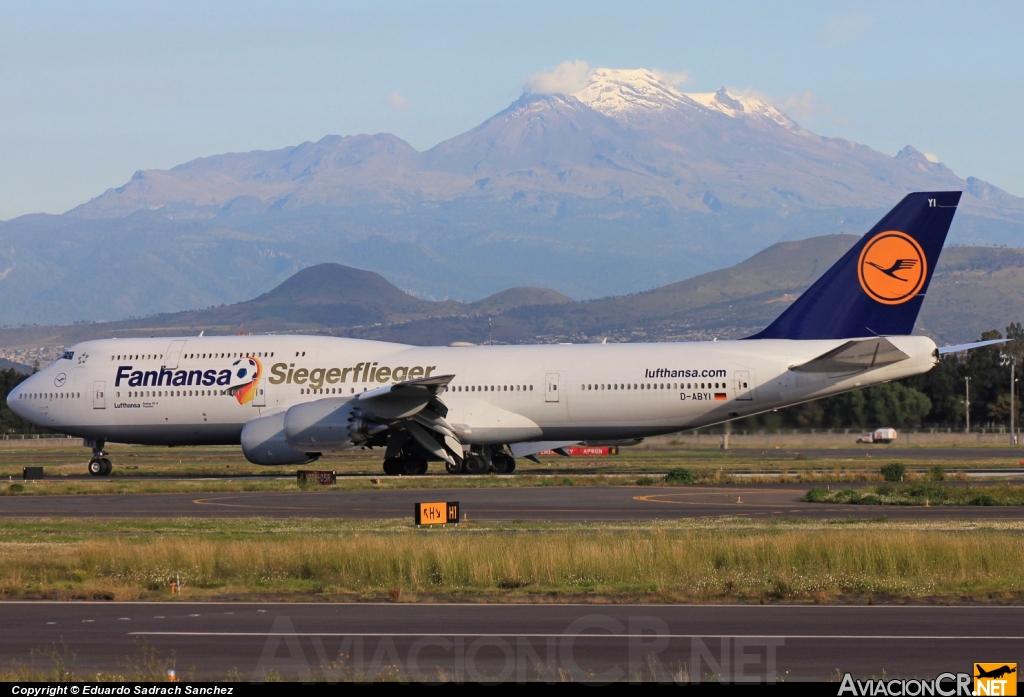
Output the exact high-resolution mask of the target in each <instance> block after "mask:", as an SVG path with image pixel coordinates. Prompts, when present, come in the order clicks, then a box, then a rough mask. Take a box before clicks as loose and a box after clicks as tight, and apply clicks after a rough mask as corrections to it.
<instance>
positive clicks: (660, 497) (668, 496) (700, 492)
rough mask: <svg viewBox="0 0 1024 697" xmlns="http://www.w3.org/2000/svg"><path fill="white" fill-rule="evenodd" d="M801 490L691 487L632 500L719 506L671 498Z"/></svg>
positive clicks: (718, 503) (713, 502)
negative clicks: (690, 488)
mask: <svg viewBox="0 0 1024 697" xmlns="http://www.w3.org/2000/svg"><path fill="white" fill-rule="evenodd" d="M801 492H803V489H771V490H766V489H693V490H690V491H673V492H670V493H662V494H644V495H642V496H634V497H633V500H634V501H643V502H644V503H671V504H675V505H677V506H721V505H722V502H719V501H708V500H700V501H676V500H673V499H674V498H677V497H706V496H708V495H713V496H723V497H726V498H732V497H733V496H742V495H746V496H750V495H757V494H774V493H781V494H788V493H801ZM726 503H731V504H732V505H734V506H762V507H763V506H772V505H775V506H778V505H779V504H778V503H777V502H770V503H754V502H752V503H750V504H743V503H736V502H735V501H727V502H726ZM791 505H792V504H791Z"/></svg>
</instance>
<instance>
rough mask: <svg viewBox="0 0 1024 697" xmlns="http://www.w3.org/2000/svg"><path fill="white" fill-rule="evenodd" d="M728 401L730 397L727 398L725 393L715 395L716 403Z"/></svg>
mask: <svg viewBox="0 0 1024 697" xmlns="http://www.w3.org/2000/svg"><path fill="white" fill-rule="evenodd" d="M726 399H728V397H726V395H725V393H724V392H716V393H715V401H716V402H724V401H725V400H726Z"/></svg>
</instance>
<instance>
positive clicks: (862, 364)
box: [789, 336, 910, 373]
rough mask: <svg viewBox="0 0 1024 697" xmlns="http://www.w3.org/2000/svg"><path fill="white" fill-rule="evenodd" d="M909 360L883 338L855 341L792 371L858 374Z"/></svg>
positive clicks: (792, 368) (795, 367) (848, 342)
mask: <svg viewBox="0 0 1024 697" xmlns="http://www.w3.org/2000/svg"><path fill="white" fill-rule="evenodd" d="M908 358H910V356H908V355H907V354H905V353H903V352H902V351H900V350H899V349H898V348H896V346H895V345H893V343H892V342H891V341H889V340H888V339H886V338H885V337H883V336H878V337H874V338H871V339H853V340H851V341H847V342H846V343H845V344H843V345H842V346H840V347H838V348H834V349H832V350H831V351H828V352H827V353H823V354H821V355H820V356H818V357H817V358H812V359H811V360H809V361H807V362H806V363H801V364H800V365H794V366H790V367H789V369H790V370H796V371H800V372H805V373H843V372H849V373H855V372H858V371H861V370H869V369H871V368H880V367H882V366H884V365H891V364H893V363H899V362H900V361H905V360H906V359H908Z"/></svg>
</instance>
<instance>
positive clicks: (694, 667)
mask: <svg viewBox="0 0 1024 697" xmlns="http://www.w3.org/2000/svg"><path fill="white" fill-rule="evenodd" d="M0 624H2V626H3V628H4V631H3V632H0V663H2V664H3V665H4V666H5V667H8V666H13V665H16V664H21V665H23V666H27V665H33V664H34V665H35V667H36V668H37V669H41V670H46V669H48V668H50V667H52V665H50V664H52V663H53V661H54V656H56V657H58V660H63V661H64V662H65V664H66V667H67V668H68V669H70V670H72V671H73V672H76V673H79V674H82V673H85V674H88V673H89V672H91V671H99V670H104V671H118V672H122V673H123V672H129V673H131V671H132V666H135V667H136V670H137V668H138V667H139V666H142V665H145V664H147V663H148V664H151V665H153V666H155V667H156V668H157V669H159V670H161V671H162V670H166V668H170V667H173V668H174V669H175V670H176V671H177V673H178V675H179V676H182V677H187V676H189V675H192V676H194V677H197V678H207V679H218V678H224V677H227V676H234V677H235V678H236V679H240V680H243V681H261V680H263V679H265V678H266V676H267V675H268V674H271V673H276V674H278V675H280V676H284V677H296V678H300V679H310V678H319V679H326V680H328V681H336V680H341V679H346V678H353V677H355V678H362V679H366V678H372V677H374V676H391V677H394V678H398V679H420V680H423V679H426V680H432V679H433V680H436V679H439V678H442V679H449V680H473V681H489V680H498V679H500V680H504V681H509V680H511V681H532V680H537V679H541V680H549V681H553V680H558V679H565V678H571V679H575V680H593V681H599V682H603V681H610V680H628V679H635V678H637V677H639V676H644V677H646V678H648V679H650V678H652V677H654V678H657V679H662V680H666V681H668V680H671V679H673V678H675V679H680V678H686V679H694V678H699V679H702V680H709V679H715V680H721V681H734V680H741V679H756V680H761V681H764V680H773V679H777V680H784V681H794V680H829V679H833V680H834V679H836V678H837V675H839V676H841V674H842V673H845V672H851V673H852V674H853V675H854V677H856V678H860V679H866V678H868V677H871V676H882V675H885V676H887V678H890V679H891V678H907V677H921V678H928V677H935V676H936V675H938V674H939V673H942V672H946V671H949V672H970V671H971V669H972V665H971V664H972V663H973V662H975V661H979V662H983V661H984V662H992V661H1008V662H1013V661H1019V659H1020V658H1022V657H1024V656H1022V654H1021V652H1022V650H1024V630H1022V629H1021V628H1022V627H1024V608H1022V607H994V606H952V607H950V606H940V607H929V606H900V605H895V606H886V605H877V606H863V605H862V606H794V605H763V606H758V605H754V606H750V605H719V606H714V605H712V606H708V605H612V606H594V605H552V604H542V605H536V604H534V605H476V604H469V605H462V604H459V605H448V604H425V605H407V604H402V603H394V604H328V603H311V604H306V603H260V604H248V603H185V602H169V603H151V602H141V603H120V602H95V603H88V602H39V601H37V602H4V603H0ZM144 647H146V648H148V649H155V651H156V656H157V658H156V660H155V661H154V660H148V659H147V658H146V656H145V653H144Z"/></svg>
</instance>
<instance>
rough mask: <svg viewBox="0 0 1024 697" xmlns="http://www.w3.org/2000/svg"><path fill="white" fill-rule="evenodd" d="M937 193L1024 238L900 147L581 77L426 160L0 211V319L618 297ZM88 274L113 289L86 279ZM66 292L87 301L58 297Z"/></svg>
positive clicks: (225, 164) (179, 182) (962, 218)
mask: <svg viewBox="0 0 1024 697" xmlns="http://www.w3.org/2000/svg"><path fill="white" fill-rule="evenodd" d="M937 189H961V190H964V191H965V192H966V195H965V196H964V197H963V199H962V202H961V209H960V212H959V213H958V214H957V218H956V220H955V221H954V228H953V231H952V233H951V238H950V241H951V242H964V243H972V244H978V243H982V244H986V243H989V244H991V243H1001V244H1011V245H1014V246H1019V245H1020V244H1021V240H1024V200H1022V199H1020V198H1017V197H1014V196H1012V195H1010V194H1008V193H1007V192H1005V191H1002V190H1000V189H998V188H997V187H995V186H993V185H991V184H989V183H987V182H984V181H981V180H978V179H974V178H972V177H968V178H967V179H963V178H961V177H959V176H958V175H957V174H955V173H953V172H952V171H950V170H949V169H948V168H947V167H946V166H944V165H943V164H941V163H937V162H932V161H930V160H929V159H928V158H926V157H925V156H924V155H922V154H921V153H919V152H918V151H917V150H915V149H914V148H913V147H911V146H907V147H906V148H904V149H903V150H901V151H900V152H899V153H898V154H896V155H895V156H890V155H887V154H885V153H881V152H878V151H876V150H873V149H871V148H870V147H868V146H865V145H859V144H857V143H853V142H850V141H848V140H844V139H842V138H826V137H822V136H819V135H816V134H814V133H812V132H810V131H808V130H806V129H804V128H802V127H800V126H799V125H798V124H797V123H796V122H795V121H793V120H792V119H791V118H789V117H788V116H787V115H786V114H784V113H783V112H781V111H780V110H779V109H777V108H776V107H775V106H772V105H771V104H768V103H766V102H765V101H763V100H760V99H757V98H754V97H752V96H751V95H749V94H746V93H739V92H736V91H730V90H727V89H725V88H722V89H719V90H717V91H715V92H699V93H698V92H683V91H681V90H680V89H679V88H677V87H676V86H675V85H674V84H673V83H672V80H671V79H670V78H669V77H666V76H664V75H662V74H660V73H657V72H655V71H650V70H642V69H641V70H613V69H596V70H593V71H590V72H589V73H588V75H587V77H586V80H585V81H583V83H582V84H577V85H575V86H574V87H573V88H572V89H571V90H566V92H563V93H557V92H556V93H541V92H538V91H526V92H524V94H523V95H522V96H521V97H520V98H519V99H517V100H516V101H515V102H513V103H512V104H510V105H509V106H508V107H507V108H505V109H504V110H502V111H501V112H499V113H498V114H495V115H494V116H492V117H491V118H489V119H487V120H486V121H484V122H483V123H482V124H480V125H479V126H477V127H476V128H473V129H471V130H469V131H467V132H466V133H462V134H459V135H457V136H455V137H453V138H450V139H448V140H446V141H444V142H442V143H439V144H438V145H436V146H434V147H433V148H431V149H429V150H427V151H425V152H419V151H417V150H415V149H414V148H413V147H412V146H410V145H409V144H408V143H406V142H405V141H403V140H401V139H400V138H398V137H396V136H394V135H391V134H387V133H382V134H376V135H354V136H344V137H342V136H326V137H324V138H322V139H321V140H319V141H316V142H306V143H302V144H300V145H297V146H294V147H288V148H282V149H280V150H273V151H253V152H247V153H228V154H223V155H215V156H212V157H205V158H200V159H197V160H194V161H192V162H188V163H185V164H182V165H179V166H178V167H175V168H173V169H170V170H148V171H140V172H137V173H136V174H135V175H134V176H133V177H132V178H131V180H130V181H128V182H127V183H126V184H125V185H124V186H121V187H118V188H116V189H110V190H109V191H107V192H105V193H103V194H102V195H100V196H98V197H96V198H95V199H93V200H91V201H89V202H87V203H84V204H82V205H81V206H79V207H77V208H75V209H74V210H72V211H69V212H68V213H66V214H65V215H63V216H26V217H24V218H22V219H18V220H15V221H8V222H6V223H0V270H3V274H4V275H3V276H0V284H2V285H0V288H3V289H4V292H5V298H6V299H8V300H9V302H7V303H5V304H4V305H3V306H2V307H0V323H2V322H36V321H46V322H52V321H57V320H77V319H85V318H94V317H103V318H111V319H114V318H118V317H121V316H124V315H128V314H135V315H139V314H145V313H150V312H157V311H165V310H178V309H187V308H192V307H198V306H203V305H208V304H211V303H212V304H217V303H221V302H231V301H237V300H241V299H245V298H248V297H252V296H254V295H256V294H258V293H260V292H263V291H264V290H266V289H267V288H269V287H271V286H272V285H274V284H275V283H277V282H280V281H281V280H283V279H284V278H285V277H287V275H289V274H291V273H292V272H294V271H295V270H297V269H299V268H302V267H303V266H307V265H309V264H312V263H319V262H322V261H336V262H339V263H344V264H347V265H351V266H358V267H362V268H367V269H371V270H375V271H380V272H383V273H385V274H386V275H387V276H388V277H389V278H391V279H393V280H399V279H402V282H401V284H400V285H401V286H402V287H403V288H405V289H408V290H411V291H414V292H416V293H419V294H421V295H422V296H424V297H435V298H436V297H454V298H459V299H468V300H472V299H475V298H477V297H482V296H484V295H487V294H489V293H491V292H494V291H497V290H501V289H503V288H506V287H510V286H514V285H538V286H544V287H552V288H555V289H556V290H559V291H561V292H563V293H566V294H568V295H570V296H573V297H577V298H586V297H595V296H601V295H608V294H620V293H629V292H633V291H636V290H642V289H645V288H650V287H653V286H655V285H659V284H663V283H669V282H673V281H677V280H679V279H681V278H685V277H687V276H691V275H694V274H697V273H702V272H705V271H708V270H711V269H714V268H718V267H721V266H725V265H728V264H731V263H736V262H737V261H739V260H741V259H743V258H746V257H747V256H750V254H752V253H754V252H756V251H757V250H759V249H763V248H765V247H767V246H768V245H770V244H773V243H775V242H778V241H780V240H784V239H799V238H803V237H810V236H814V235H820V234H824V233H828V232H840V231H846V232H861V231H863V230H865V229H867V227H868V226H870V225H871V224H872V223H873V222H874V221H875V220H876V219H877V218H876V216H877V215H878V214H879V213H881V212H883V211H884V210H885V209H887V208H888V207H890V206H891V205H893V204H894V203H895V202H896V201H898V200H899V199H900V198H901V197H902V196H903V195H904V194H905V193H906V192H908V191H912V190H937ZM98 269H100V270H102V273H103V274H104V276H105V277H107V276H109V277H112V278H116V279H117V283H111V284H102V283H101V284H97V283H95V282H94V279H95V274H96V273H97V270H98ZM68 287H89V288H91V291H92V292H91V293H90V294H89V296H88V297H82V298H79V299H78V302H77V305H69V304H68V303H67V302H66V297H67V296H66V289H67V288H68Z"/></svg>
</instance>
